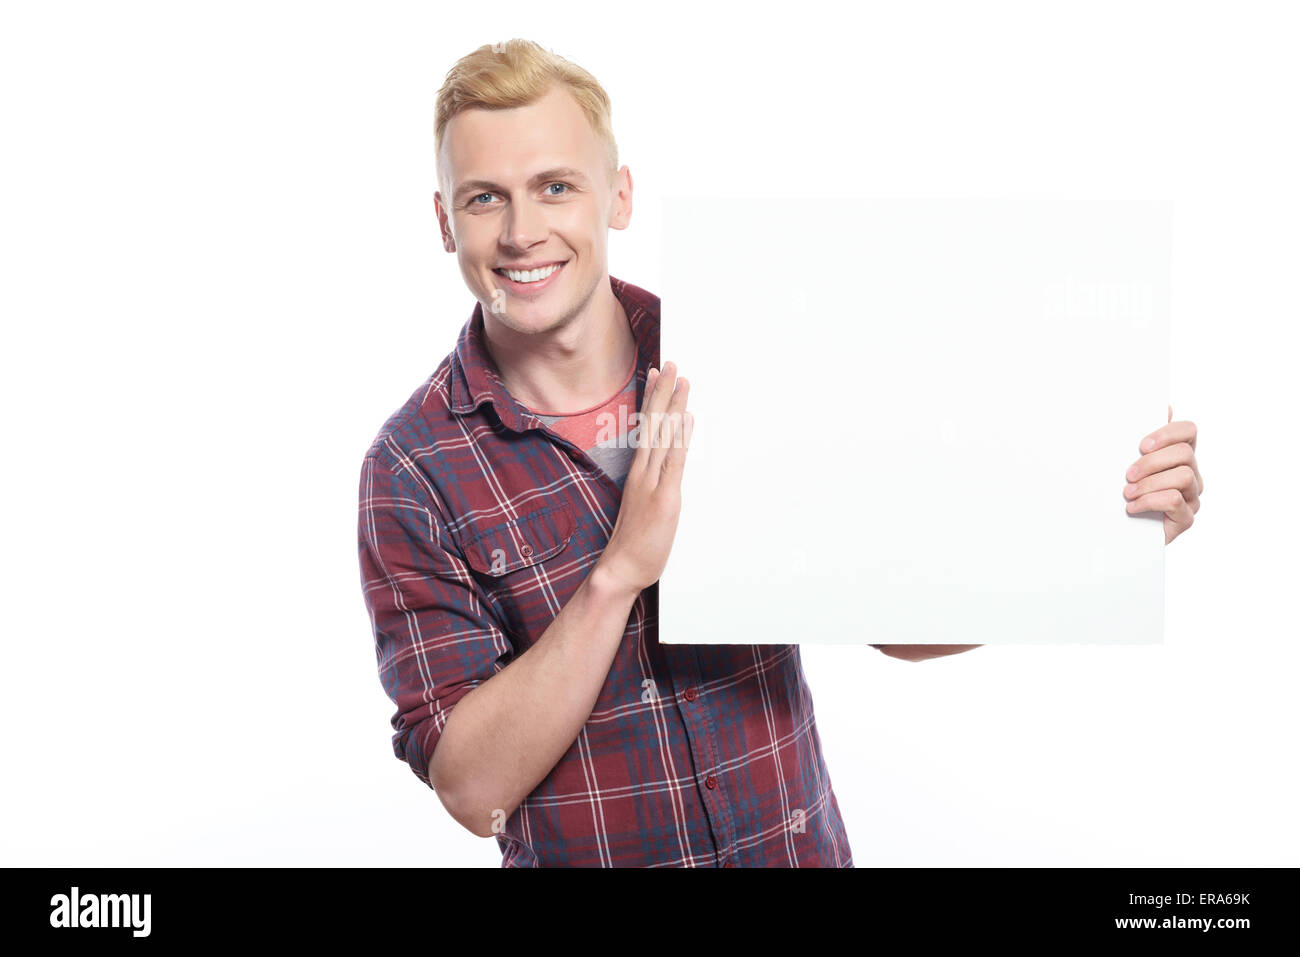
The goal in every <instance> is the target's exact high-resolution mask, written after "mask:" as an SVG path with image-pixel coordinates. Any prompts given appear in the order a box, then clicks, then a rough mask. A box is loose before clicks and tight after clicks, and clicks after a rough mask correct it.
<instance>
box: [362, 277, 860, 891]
mask: <svg viewBox="0 0 1300 957" xmlns="http://www.w3.org/2000/svg"><path fill="white" fill-rule="evenodd" d="M610 285H611V288H612V289H613V291H614V294H615V295H616V296H617V297H618V299H619V301H620V302H621V303H622V305H623V308H624V310H625V311H626V312H627V315H628V319H629V321H630V323H631V326H632V331H633V333H634V335H635V337H636V341H637V348H638V351H639V357H638V361H637V371H636V379H637V393H636V408H637V410H638V411H639V410H640V408H641V399H642V396H643V395H644V391H645V380H646V372H647V366H648V365H649V364H651V363H653V365H654V367H655V368H658V367H659V299H658V297H657V296H654V295H652V294H650V293H648V292H646V291H645V290H643V289H639V288H638V287H636V286H634V285H632V284H630V283H627V282H624V281H622V280H619V279H614V278H612V277H611V279H610ZM687 467H688V468H689V464H688V466H687ZM621 498H622V492H621V490H620V489H619V487H618V485H616V484H615V483H614V482H613V481H612V480H611V479H610V478H609V476H608V475H607V474H605V472H603V471H602V470H601V469H600V468H599V467H598V466H597V465H596V464H595V463H594V462H593V461H592V460H591V459H590V458H589V457H588V456H587V455H586V453H584V452H583V451H582V450H580V449H578V448H577V447H576V446H574V445H573V444H571V443H569V442H567V441H566V440H564V439H562V438H560V437H559V436H558V435H556V434H555V433H554V432H552V431H550V430H549V429H548V428H547V427H546V426H545V425H544V424H543V423H542V422H541V421H540V420H539V419H538V418H537V416H535V415H533V414H532V413H530V412H529V411H527V410H526V409H524V408H523V407H522V406H520V405H519V404H518V403H517V402H516V401H515V400H514V399H513V398H511V396H510V394H509V393H508V392H507V391H506V389H505V386H504V385H503V383H502V381H501V378H500V377H499V375H498V374H497V371H496V367H495V365H494V364H493V361H492V359H491V357H490V355H489V354H488V353H487V352H486V350H485V348H484V345H483V311H482V306H481V305H475V307H474V312H473V314H472V315H471V317H470V319H469V320H468V321H467V322H466V323H465V325H464V327H463V328H462V330H461V332H460V336H459V339H458V342H457V344H456V349H455V351H453V352H452V353H450V354H449V355H448V356H447V357H446V358H445V359H444V360H443V361H442V363H441V364H440V365H439V366H438V368H437V370H436V371H435V372H434V373H433V375H432V376H430V378H429V379H428V380H427V381H425V382H424V383H423V384H422V385H421V386H420V388H419V389H417V390H416V391H415V392H414V393H413V394H412V395H411V397H410V399H408V400H407V402H406V403H405V404H404V405H403V406H402V407H401V408H400V409H399V410H397V411H396V412H395V413H394V414H393V415H392V416H390V417H389V419H388V421H387V422H386V423H385V424H384V426H383V428H382V429H381V430H380V432H379V435H378V436H377V437H376V439H375V441H374V443H373V444H372V445H371V447H370V449H369V450H368V451H367V453H366V456H365V459H364V461H363V463H362V467H361V483H360V514H359V521H358V536H359V552H360V564H361V584H362V588H363V592H364V595H365V601H366V607H367V609H368V611H369V613H370V618H371V623H372V626H373V630H374V637H375V653H376V656H377V658H378V664H379V677H380V681H381V682H382V684H383V687H384V690H385V691H386V692H387V694H388V696H389V697H390V698H391V699H392V701H393V703H394V705H396V707H397V711H396V712H395V713H394V715H393V717H392V726H393V729H394V731H395V732H396V733H395V734H394V735H393V752H394V753H395V754H396V756H397V757H398V758H400V759H402V760H404V761H405V762H406V763H407V764H408V765H409V766H410V768H411V770H412V771H413V772H415V775H416V776H417V777H418V778H419V779H420V780H421V781H423V782H424V783H425V784H426V785H429V786H430V787H432V785H430V784H429V775H428V767H429V758H430V756H431V755H432V753H433V749H434V747H435V745H437V743H438V738H439V736H440V735H441V734H442V731H443V729H444V727H445V726H446V724H447V718H448V716H449V715H450V714H451V710H452V708H454V707H455V706H456V702H458V701H459V700H460V699H461V698H463V697H464V696H465V695H466V694H468V693H469V692H470V691H472V690H473V689H474V688H476V687H478V686H479V685H480V684H482V683H483V682H484V681H487V680H488V679H489V678H491V677H492V676H493V675H495V674H496V673H497V672H499V671H500V670H501V669H502V668H504V667H505V666H506V665H507V664H508V663H509V662H510V661H511V659H512V658H514V656H516V655H518V654H522V653H523V652H524V651H526V650H527V649H528V648H529V647H530V646H531V645H532V644H533V643H534V642H536V641H537V639H538V638H540V637H541V635H542V633H543V632H544V631H545V630H546V628H547V626H548V625H550V623H551V622H552V621H553V620H554V619H555V617H556V615H558V614H559V612H560V609H561V608H562V607H563V606H564V604H565V603H566V602H568V600H569V599H570V597H571V596H572V595H573V593H574V591H575V590H576V589H577V588H578V586H579V585H580V584H581V583H582V581H583V580H584V579H585V578H586V576H587V574H588V573H589V572H590V571H591V568H592V566H593V565H594V564H595V562H596V560H597V558H599V557H600V554H601V552H602V550H603V549H604V547H605V545H606V543H607V542H608V541H609V536H610V534H611V532H612V531H613V528H614V520H615V518H616V517H617V516H618V510H619V502H620V501H621ZM684 507H685V508H689V507H690V505H689V504H684ZM658 607H659V585H658V583H655V584H654V585H652V586H650V587H649V588H646V589H644V590H643V591H642V592H641V594H640V595H639V596H638V597H637V599H636V602H635V604H634V606H633V608H632V611H631V614H630V615H629V617H628V622H627V628H626V631H625V632H624V637H623V642H622V645H621V646H620V648H619V650H618V652H617V653H616V655H615V657H614V661H613V664H612V665H611V667H610V670H609V675H608V677H607V678H606V680H605V684H604V687H603V688H602V689H601V691H600V696H599V698H598V699H597V701H596V704H595V707H594V708H593V709H592V712H591V715H590V717H588V719H587V722H586V724H585V725H584V727H583V729H582V731H581V732H580V733H579V735H578V737H577V739H576V740H575V741H574V742H573V744H572V745H571V746H570V748H569V750H568V751H567V752H566V753H565V754H564V756H563V757H562V758H561V759H560V761H559V763H558V764H556V765H555V767H554V768H553V769H552V770H551V771H550V773H549V774H548V775H547V776H546V777H545V778H544V779H543V780H542V782H541V783H540V784H538V786H537V787H536V789H535V790H534V791H533V792H532V793H531V794H529V795H528V796H527V797H526V798H525V799H524V800H523V802H522V803H521V804H520V805H519V807H518V808H517V809H516V810H515V811H514V813H513V814H512V815H511V816H510V817H509V818H508V819H506V820H505V821H504V827H503V830H502V831H501V832H500V833H498V834H497V835H496V837H497V843H498V845H499V847H500V848H501V851H502V866H503V867H537V866H549V865H567V866H604V867H610V866H644V867H668V866H678V867H680V866H685V867H701V866H703V867H716V866H723V867H731V866H774V867H809V866H828V867H852V866H853V862H852V854H851V852H850V849H849V841H848V836H847V834H846V833H845V829H844V823H843V821H842V820H841V818H840V811H839V805H838V803H837V802H836V800H835V793H834V791H833V790H832V789H831V779H830V775H829V774H828V773H827V770H826V762H825V761H824V760H823V758H822V750H821V741H820V739H819V737H818V734H817V725H816V722H815V720H814V718H813V701H812V695H811V694H810V692H809V690H808V685H807V683H806V682H805V680H804V674H803V666H802V663H801V660H800V656H799V646H798V645H707V646H700V645H661V644H660V643H659V640H658ZM719 607H720V608H722V607H723V606H721V605H720V606H719Z"/></svg>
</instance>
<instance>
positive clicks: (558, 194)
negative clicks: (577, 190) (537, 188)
mask: <svg viewBox="0 0 1300 957" xmlns="http://www.w3.org/2000/svg"><path fill="white" fill-rule="evenodd" d="M551 186H563V187H564V188H565V189H566V190H567V189H568V188H569V184H568V183H551V184H550V186H547V187H546V188H547V189H550V188H551ZM550 195H551V196H563V195H564V194H563V193H551V194H550Z"/></svg>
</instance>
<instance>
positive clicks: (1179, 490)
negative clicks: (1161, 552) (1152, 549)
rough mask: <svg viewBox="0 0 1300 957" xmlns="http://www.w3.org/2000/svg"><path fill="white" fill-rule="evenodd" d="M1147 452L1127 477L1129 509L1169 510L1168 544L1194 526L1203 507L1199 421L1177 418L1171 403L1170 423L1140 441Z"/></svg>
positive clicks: (1133, 511)
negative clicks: (1198, 463) (1198, 453)
mask: <svg viewBox="0 0 1300 957" xmlns="http://www.w3.org/2000/svg"><path fill="white" fill-rule="evenodd" d="M1138 451H1140V452H1143V453H1145V454H1143V456H1142V457H1141V458H1140V459H1138V460H1137V461H1136V462H1134V463H1133V466H1132V467H1131V468H1130V469H1129V470H1128V474H1127V475H1126V476H1125V479H1126V480H1127V481H1128V483H1129V484H1127V485H1126V486H1125V487H1124V498H1126V499H1128V506H1127V507H1128V513H1129V514H1130V515H1137V514H1139V513H1140V512H1164V513H1165V544H1166V545H1168V544H1169V543H1170V542H1172V541H1173V540H1174V539H1175V538H1177V537H1178V536H1179V535H1181V534H1182V533H1183V532H1185V531H1187V530H1188V529H1189V528H1191V527H1192V516H1194V515H1195V514H1196V513H1197V511H1199V510H1200V507H1201V492H1202V491H1203V490H1204V489H1205V483H1204V482H1202V481H1201V471H1200V469H1198V468H1197V467H1196V423H1195V422H1175V421H1174V407H1173V406H1172V405H1171V406H1170V407H1169V424H1168V425H1164V426H1161V427H1160V428H1158V429H1156V430H1155V431H1154V432H1152V433H1151V434H1150V435H1148V436H1147V437H1146V438H1145V439H1143V440H1142V441H1141V443H1139V445H1138Z"/></svg>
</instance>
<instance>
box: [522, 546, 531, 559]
mask: <svg viewBox="0 0 1300 957" xmlns="http://www.w3.org/2000/svg"><path fill="white" fill-rule="evenodd" d="M532 553H533V546H531V545H523V546H521V547H520V549H519V554H520V555H523V556H524V558H527V557H528V556H529V555H531V554H532Z"/></svg>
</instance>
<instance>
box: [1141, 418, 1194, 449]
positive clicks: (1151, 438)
mask: <svg viewBox="0 0 1300 957" xmlns="http://www.w3.org/2000/svg"><path fill="white" fill-rule="evenodd" d="M1178 442H1186V443H1187V444H1188V445H1190V446H1191V447H1192V451H1196V423H1195V422H1170V423H1169V424H1168V425H1162V426H1161V427H1160V428H1158V429H1156V430H1155V431H1154V432H1152V433H1151V434H1150V435H1147V436H1144V437H1143V439H1142V441H1141V442H1139V443H1138V451H1139V452H1154V451H1156V450H1157V449H1162V448H1164V447H1165V446H1167V445H1174V444H1175V443H1178Z"/></svg>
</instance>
